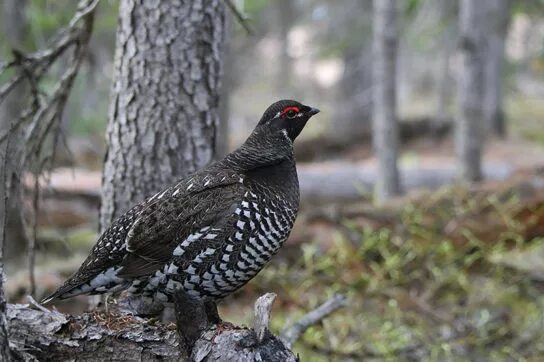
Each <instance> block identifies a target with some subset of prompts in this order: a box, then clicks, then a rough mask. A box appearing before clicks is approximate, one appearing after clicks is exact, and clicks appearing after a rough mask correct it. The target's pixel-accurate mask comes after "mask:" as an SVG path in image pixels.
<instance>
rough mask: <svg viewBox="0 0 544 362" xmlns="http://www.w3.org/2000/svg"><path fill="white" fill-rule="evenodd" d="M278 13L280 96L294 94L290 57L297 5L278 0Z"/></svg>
mask: <svg viewBox="0 0 544 362" xmlns="http://www.w3.org/2000/svg"><path fill="white" fill-rule="evenodd" d="M275 3H276V4H275V5H276V12H277V17H278V18H277V19H278V22H277V24H278V27H279V29H278V38H279V49H278V51H279V54H278V63H277V64H278V69H277V77H276V82H277V84H276V89H277V91H278V93H279V94H285V93H292V86H293V85H294V84H293V83H292V82H291V80H292V73H293V72H292V69H291V68H292V59H291V56H290V55H289V31H290V30H291V27H292V26H293V22H294V20H295V11H296V8H295V4H294V2H293V0H276V1H275ZM280 97H283V98H289V97H291V98H292V97H293V96H292V95H289V94H286V95H281V96H280Z"/></svg>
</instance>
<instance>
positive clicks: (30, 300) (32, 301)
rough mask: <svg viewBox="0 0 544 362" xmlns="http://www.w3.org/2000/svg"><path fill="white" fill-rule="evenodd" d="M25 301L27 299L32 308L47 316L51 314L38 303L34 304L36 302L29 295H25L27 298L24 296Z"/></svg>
mask: <svg viewBox="0 0 544 362" xmlns="http://www.w3.org/2000/svg"><path fill="white" fill-rule="evenodd" d="M26 299H28V302H29V303H30V304H32V305H33V306H34V307H36V308H38V309H39V310H41V311H42V312H44V313H47V314H49V313H51V311H50V310H49V309H47V308H45V307H44V306H42V305H41V304H40V303H38V302H36V300H35V299H34V298H32V296H31V295H27V296H26Z"/></svg>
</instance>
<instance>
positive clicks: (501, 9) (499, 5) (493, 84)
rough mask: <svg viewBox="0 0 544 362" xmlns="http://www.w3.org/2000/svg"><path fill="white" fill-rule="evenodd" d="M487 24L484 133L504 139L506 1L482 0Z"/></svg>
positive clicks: (507, 6)
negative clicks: (485, 130) (485, 131)
mask: <svg viewBox="0 0 544 362" xmlns="http://www.w3.org/2000/svg"><path fill="white" fill-rule="evenodd" d="M484 3H485V5H486V11H485V18H486V22H487V29H486V35H487V36H486V38H487V44H486V45H487V46H486V52H485V98H484V120H485V125H486V129H488V130H490V131H491V132H493V133H494V134H496V135H497V136H500V137H504V136H505V135H506V126H505V122H504V109H503V85H502V79H503V72H502V70H503V63H504V47H505V41H506V32H507V30H508V23H509V19H510V3H509V0H485V1H484Z"/></svg>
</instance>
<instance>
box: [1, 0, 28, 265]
mask: <svg viewBox="0 0 544 362" xmlns="http://www.w3.org/2000/svg"><path fill="white" fill-rule="evenodd" d="M2 5H3V9H2V10H3V11H2V18H3V22H2V23H3V26H2V28H3V31H4V34H6V36H7V39H8V42H9V46H10V47H12V48H20V47H21V45H22V44H23V41H24V36H25V34H26V24H27V22H26V17H25V7H26V0H5V1H4V3H3V4H2ZM25 93H26V87H25V86H24V85H23V84H19V85H18V86H16V87H15V88H14V89H13V90H11V92H10V94H8V96H7V97H6V99H5V100H4V102H3V103H2V104H1V107H0V133H3V132H5V131H7V130H8V129H9V128H10V127H11V124H12V122H14V121H15V120H16V119H17V117H19V113H20V111H21V110H22V108H23V106H24V102H25V97H24V95H25ZM22 137H23V133H22V131H21V130H17V131H14V132H12V133H11V135H10V142H9V147H8V149H7V150H6V154H7V155H9V157H8V162H6V164H5V166H6V167H5V170H3V172H5V173H6V175H7V177H8V179H7V183H6V184H4V183H3V182H2V185H0V195H4V192H6V193H8V194H9V195H10V197H9V200H8V202H7V204H6V205H5V206H6V210H5V211H4V203H3V202H2V205H1V206H0V219H2V217H3V216H2V214H3V213H4V212H6V217H7V221H6V222H7V224H6V230H5V233H6V240H5V246H4V248H5V250H4V253H5V254H4V255H5V257H6V260H13V259H14V258H15V257H20V256H22V254H23V252H24V250H25V247H26V245H27V240H26V235H25V230H24V225H23V220H22V213H21V209H20V206H21V205H22V204H23V203H22V188H21V185H20V182H19V177H20V175H17V174H16V169H17V166H18V165H16V161H14V160H18V159H20V157H19V156H18V155H21V154H22V148H21V146H22V144H23V142H21V139H22ZM3 158H4V149H3V148H2V150H0V160H3Z"/></svg>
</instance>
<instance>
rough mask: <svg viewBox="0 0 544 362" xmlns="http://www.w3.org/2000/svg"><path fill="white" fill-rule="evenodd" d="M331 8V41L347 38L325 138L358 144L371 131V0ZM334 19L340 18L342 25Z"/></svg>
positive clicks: (357, 0) (361, 0) (343, 3)
mask: <svg viewBox="0 0 544 362" xmlns="http://www.w3.org/2000/svg"><path fill="white" fill-rule="evenodd" d="M332 10H333V11H334V13H333V14H332V15H331V24H330V25H329V26H328V31H329V33H333V34H335V37H334V39H335V40H333V41H335V42H345V39H350V41H349V44H346V48H345V49H344V50H343V52H342V58H343V62H344V71H343V74H342V77H341V79H340V81H339V84H338V99H337V100H336V104H337V107H336V108H335V114H336V116H335V120H334V122H331V124H330V125H329V127H330V128H329V132H327V137H328V138H330V139H331V141H333V142H334V143H338V144H340V145H349V144H350V143H354V142H356V143H358V144H360V143H361V138H362V137H368V136H370V133H371V130H372V127H371V118H372V38H371V32H372V19H373V18H372V0H356V1H353V0H350V1H343V2H342V3H341V5H336V6H335V7H334V8H333V9H332ZM334 19H343V21H342V24H338V22H334ZM354 33H357V34H358V36H357V37H354V36H353V34H354Z"/></svg>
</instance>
